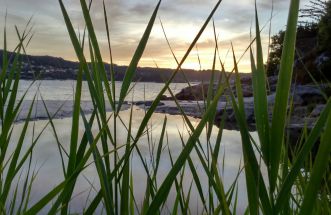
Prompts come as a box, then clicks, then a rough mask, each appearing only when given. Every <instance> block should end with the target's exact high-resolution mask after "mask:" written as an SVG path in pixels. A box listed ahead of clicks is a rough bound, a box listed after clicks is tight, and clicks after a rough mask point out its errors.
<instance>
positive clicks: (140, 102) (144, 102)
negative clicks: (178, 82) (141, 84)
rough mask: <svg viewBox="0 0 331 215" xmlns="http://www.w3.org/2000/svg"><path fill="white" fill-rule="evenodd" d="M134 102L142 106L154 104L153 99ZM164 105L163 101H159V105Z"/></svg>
mask: <svg viewBox="0 0 331 215" xmlns="http://www.w3.org/2000/svg"><path fill="white" fill-rule="evenodd" d="M134 104H135V105H137V106H141V105H144V106H151V105H152V104H153V101H138V102H135V103H134ZM163 105H164V103H163V102H159V104H158V106H163Z"/></svg>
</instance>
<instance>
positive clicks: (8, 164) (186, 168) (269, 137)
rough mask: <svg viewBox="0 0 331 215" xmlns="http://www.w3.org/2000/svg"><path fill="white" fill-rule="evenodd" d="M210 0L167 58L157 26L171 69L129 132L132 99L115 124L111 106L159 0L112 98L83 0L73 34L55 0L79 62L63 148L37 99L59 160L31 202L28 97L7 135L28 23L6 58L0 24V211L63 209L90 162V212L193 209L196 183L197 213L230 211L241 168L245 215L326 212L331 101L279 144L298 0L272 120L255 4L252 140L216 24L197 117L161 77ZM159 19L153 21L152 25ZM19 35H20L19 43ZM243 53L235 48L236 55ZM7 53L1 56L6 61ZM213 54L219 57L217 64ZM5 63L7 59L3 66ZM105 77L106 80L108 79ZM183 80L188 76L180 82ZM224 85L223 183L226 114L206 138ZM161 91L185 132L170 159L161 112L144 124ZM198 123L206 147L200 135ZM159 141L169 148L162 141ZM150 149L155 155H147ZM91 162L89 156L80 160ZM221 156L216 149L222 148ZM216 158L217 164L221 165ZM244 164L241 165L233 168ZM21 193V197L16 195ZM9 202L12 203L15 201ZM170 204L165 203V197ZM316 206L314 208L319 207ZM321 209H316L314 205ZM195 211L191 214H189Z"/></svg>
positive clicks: (129, 78)
mask: <svg viewBox="0 0 331 215" xmlns="http://www.w3.org/2000/svg"><path fill="white" fill-rule="evenodd" d="M221 2H222V1H221V0H220V1H218V2H217V3H216V5H215V7H214V8H213V9H212V11H211V12H210V14H209V16H208V17H207V18H206V20H205V22H204V23H203V25H202V27H201V29H200V30H199V32H198V33H197V35H196V36H195V38H194V40H193V41H192V43H191V44H190V46H189V48H188V49H187V51H186V53H185V55H184V57H183V58H182V59H181V60H177V58H176V56H175V54H174V52H173V51H172V49H171V46H170V42H169V40H168V39H167V37H166V33H165V32H166V31H165V29H164V28H163V25H162V28H163V32H164V34H165V39H166V40H167V43H168V45H169V48H170V51H171V53H172V55H173V57H174V59H175V60H176V62H177V64H178V65H177V69H176V70H175V71H174V73H173V74H172V76H171V77H170V78H169V79H168V80H166V81H165V83H164V87H163V88H162V90H161V91H160V92H159V93H158V95H157V97H156V99H155V100H154V101H153V103H152V105H151V106H150V107H149V109H148V110H146V112H145V115H144V117H143V119H142V121H141V124H140V125H138V129H137V131H136V132H133V129H132V128H133V126H134V125H133V118H134V115H133V107H131V110H130V118H129V121H128V122H124V120H123V119H122V117H121V114H120V113H121V107H122V106H123V103H124V101H125V100H128V98H127V95H128V92H129V91H130V89H132V88H131V86H132V85H133V84H134V83H133V77H134V73H135V71H136V69H137V66H138V64H139V61H140V59H141V57H142V55H143V53H144V49H145V47H146V45H147V43H148V39H149V37H150V34H151V31H152V28H153V26H154V22H155V19H156V16H157V13H158V10H159V8H160V7H161V1H159V2H158V3H157V5H156V7H155V10H154V12H153V13H152V16H151V18H150V20H149V22H148V24H147V27H146V29H145V32H144V34H143V36H142V38H141V40H140V42H139V44H138V46H137V49H136V51H135V53H134V55H133V57H132V60H131V62H130V64H129V67H128V69H127V71H126V74H125V78H124V80H123V83H122V87H121V90H120V96H119V98H118V100H117V99H116V97H115V94H116V92H115V84H116V82H115V80H114V77H115V73H116V71H115V70H114V69H113V67H112V65H111V66H110V68H111V69H110V74H108V71H106V69H105V67H104V58H103V56H102V54H101V51H100V46H99V43H98V38H97V36H96V33H95V29H94V25H93V22H92V19H91V15H90V7H91V4H92V1H90V4H87V3H86V1H84V0H81V1H80V5H81V10H82V14H83V17H84V21H85V25H86V27H85V29H84V34H83V36H82V37H81V38H80V35H77V34H76V33H75V29H74V27H73V26H74V25H73V23H72V20H71V18H70V16H69V14H68V12H67V9H66V6H65V5H64V3H63V1H62V0H59V6H60V9H61V12H62V14H63V18H64V21H65V24H66V27H67V30H68V33H69V36H70V39H71V42H72V44H73V47H74V50H75V53H76V55H77V58H78V60H79V65H80V66H79V70H78V74H77V82H76V88H75V95H74V108H73V114H72V124H71V133H70V141H69V145H70V147H69V151H68V152H67V151H65V150H64V149H63V146H62V145H61V143H60V142H59V140H58V138H57V136H58V135H57V131H56V127H55V126H54V123H53V117H54V116H51V115H50V113H49V112H48V110H47V106H46V103H45V102H44V100H43V99H42V101H43V104H44V107H45V110H46V111H47V115H48V118H49V119H48V123H47V124H46V126H45V127H44V129H45V128H46V127H47V126H50V127H51V129H52V131H53V133H54V134H55V142H56V144H57V146H58V150H59V154H60V157H61V166H62V169H63V181H61V182H60V183H59V184H57V185H55V187H54V188H53V189H52V190H49V191H47V192H46V194H45V196H44V197H42V198H41V199H40V200H38V201H37V202H35V203H30V201H29V199H30V191H31V189H32V186H33V181H34V178H35V177H37V176H36V173H35V172H34V171H32V173H31V170H30V169H31V159H30V158H31V156H32V153H33V149H34V147H35V146H36V144H37V142H38V140H39V137H40V135H41V134H42V132H43V131H44V129H43V130H42V132H41V133H40V134H38V135H36V137H35V138H34V139H33V141H32V142H31V145H30V146H29V147H28V150H27V151H25V152H23V151H22V144H23V142H24V139H25V137H26V133H27V129H28V127H29V126H32V125H31V118H32V116H31V114H32V110H33V105H34V101H35V99H34V100H33V101H32V103H31V105H30V108H29V112H28V113H29V114H28V117H27V119H26V120H25V121H24V122H23V123H24V126H23V130H22V132H21V133H20V138H19V139H18V142H17V143H13V142H12V141H11V137H12V135H13V133H12V132H13V128H14V127H15V119H16V118H17V116H18V114H19V111H20V108H21V105H22V102H23V100H24V97H25V94H24V95H23V96H22V97H21V98H18V97H17V91H18V86H19V80H20V72H21V70H20V68H21V63H22V61H21V58H20V56H21V53H22V52H23V53H25V48H26V46H27V45H28V43H29V41H30V39H31V38H30V36H31V33H30V32H31V31H30V28H29V23H28V25H27V28H26V29H25V30H24V32H23V33H22V34H20V33H19V31H18V30H17V36H18V38H19V41H20V42H19V44H18V46H17V47H16V48H15V50H14V54H13V56H10V57H9V56H7V48H6V45H7V42H6V27H5V29H4V56H3V63H2V65H3V66H2V68H1V74H0V88H1V93H0V103H1V104H0V108H1V109H0V120H1V134H0V210H1V213H3V214H37V213H39V212H40V211H41V210H43V212H44V211H46V213H48V214H58V213H60V214H69V213H70V202H71V199H72V197H73V193H74V189H75V187H76V186H77V185H76V182H77V179H78V177H79V176H80V175H81V174H82V172H83V171H84V169H85V168H87V167H89V166H91V165H93V166H94V168H95V170H96V173H97V178H98V180H99V184H100V187H98V188H97V189H98V190H96V194H95V195H94V196H93V195H92V196H90V200H91V201H89V202H87V203H86V205H85V207H84V209H83V210H84V213H86V214H94V213H96V212H97V211H100V210H98V209H100V208H102V209H103V210H102V211H103V212H104V213H106V214H134V213H138V214H161V213H162V214H163V213H171V214H177V213H181V214H191V213H193V214H194V209H192V208H190V207H189V204H190V201H191V197H192V194H191V190H192V189H194V188H195V189H196V190H197V193H198V195H199V196H198V200H199V201H200V203H201V205H202V209H201V213H202V214H236V213H237V210H238V208H237V205H238V195H241V194H238V178H239V177H240V175H244V177H245V181H246V195H247V197H248V202H247V208H246V213H247V214H260V213H263V214H296V213H300V214H312V213H314V212H317V211H328V210H327V208H328V207H330V206H329V204H328V201H327V200H326V199H328V198H329V193H326V194H325V193H323V192H322V191H321V184H322V180H323V177H324V174H325V169H326V167H327V166H328V163H329V160H330V159H329V154H330V148H331V147H330V144H331V137H330V134H331V127H330V125H331V113H330V110H331V101H330V99H329V100H328V102H327V104H326V107H325V109H324V111H323V112H322V114H321V116H320V117H319V119H318V120H317V122H316V123H315V126H314V127H313V128H312V129H311V131H310V132H308V133H307V134H306V137H305V138H302V147H301V149H300V151H299V152H298V153H297V154H296V155H295V157H294V158H293V159H292V160H290V159H289V157H288V153H287V148H286V144H287V143H286V132H285V126H286V123H285V122H286V119H287V118H288V110H289V106H290V104H289V103H288V97H289V95H290V87H291V81H292V67H293V62H294V51H295V38H296V26H297V19H298V10H299V0H291V3H290V10H289V17H288V23H287V29H286V36H285V41H284V50H283V53H282V59H281V65H280V72H279V76H278V84H277V91H276V101H275V105H274V107H273V114H272V119H271V121H269V117H268V102H267V91H266V84H267V83H266V72H265V68H264V65H263V63H264V61H263V49H262V45H261V43H262V42H261V35H260V25H259V20H258V12H257V9H255V23H256V25H255V28H256V31H255V38H254V39H253V40H252V42H251V43H250V44H249V45H248V46H247V49H246V51H245V53H246V52H248V54H249V56H250V59H251V69H252V80H253V81H252V82H253V83H252V85H253V93H254V112H255V118H256V129H257V133H258V137H259V144H256V143H255V142H254V140H253V138H252V137H251V134H250V133H249V128H248V125H247V122H246V116H245V103H244V99H243V94H242V86H241V80H240V75H239V71H238V64H239V61H240V59H241V58H240V59H239V60H237V58H236V56H235V54H234V53H235V51H234V49H235V48H234V47H232V51H233V62H234V68H233V70H232V72H231V73H230V74H226V73H225V70H224V62H222V61H221V59H220V56H219V47H218V38H217V36H216V27H215V25H213V29H214V40H215V51H214V58H213V66H212V71H213V72H212V77H211V81H210V83H209V84H210V85H209V86H210V87H209V89H208V92H207V97H206V98H205V102H204V104H205V107H204V108H201V109H200V110H201V111H202V113H201V114H202V116H201V120H200V121H199V123H198V124H197V125H193V124H192V122H191V121H190V119H189V117H188V116H187V115H186V113H185V111H184V110H183V108H182V107H181V104H180V102H179V101H177V100H176V97H175V96H174V94H173V92H172V91H171V89H170V87H169V85H170V83H171V82H172V80H173V78H174V77H175V75H176V74H177V73H178V72H179V71H181V67H182V65H183V63H184V62H185V61H186V59H187V57H188V56H189V54H190V52H191V51H192V49H193V48H194V47H195V46H196V44H197V42H198V40H199V38H200V37H201V35H202V33H203V32H204V30H205V29H206V28H207V26H208V24H209V22H210V20H211V19H212V17H213V16H214V14H215V12H216V10H217V9H218V8H219V7H220V5H221ZM102 9H103V14H104V20H105V29H106V33H107V39H108V49H109V55H110V62H111V63H112V54H113V53H112V49H111V34H110V33H109V23H108V19H109V17H108V13H107V7H106V4H105V3H104V2H103V8H102ZM161 24H162V23H161ZM26 41H27V42H26ZM253 46H256V56H254V54H253V51H252V50H253ZM86 49H87V50H88V53H89V58H90V59H91V64H88V62H87V60H86V59H87V56H86V55H85V53H86V52H85V50H86ZM245 53H243V54H245ZM9 59H10V60H9ZM218 61H219V62H218ZM9 62H12V63H11V65H10V63H9ZM217 63H219V64H220V65H221V66H222V68H223V69H222V71H221V72H222V75H221V76H220V77H222V78H220V79H219V80H218V82H217V84H216V85H215V86H217V88H216V90H214V83H215V77H217V76H216V75H217V74H216V72H217V71H216V70H215V68H216V64H217ZM109 76H110V77H111V80H110V81H109V80H108V77H109ZM231 76H234V78H235V88H236V93H235V92H232V89H231V87H230V78H231ZM83 77H86V80H87V83H88V89H89V92H90V95H91V99H92V103H93V113H92V114H91V115H89V116H87V115H85V113H84V112H83V111H82V110H81V107H80V105H81V104H80V101H81V95H82V81H83ZM188 84H189V85H190V83H188ZM225 90H228V91H229V92H230V94H229V95H227V101H228V106H232V108H233V110H234V112H235V117H236V120H237V123H238V127H239V131H240V135H241V140H242V151H243V169H241V167H239V168H238V174H237V177H236V178H235V179H234V180H233V183H232V185H231V186H230V187H225V186H224V181H223V174H222V170H221V168H220V167H219V163H221V162H220V160H221V159H222V158H221V157H220V155H219V153H220V149H221V148H222V143H221V142H222V136H223V128H224V123H225V119H226V112H225V113H224V114H223V115H222V121H221V125H220V127H219V128H217V129H218V130H217V132H216V133H217V137H216V139H215V140H214V139H212V138H211V133H212V130H213V129H216V128H215V127H213V122H214V119H215V116H216V115H217V111H218V110H217V105H218V102H219V100H220V97H221V96H224V95H225V94H224V92H225ZM166 91H168V92H169V93H170V94H171V95H172V97H173V99H174V102H175V104H176V106H177V107H178V110H179V111H180V113H181V116H182V117H183V121H184V122H185V125H186V126H187V127H186V129H187V132H188V134H189V137H188V139H187V140H186V139H185V138H184V137H183V136H182V134H181V133H180V132H178V133H179V138H180V140H181V142H182V150H181V151H180V153H179V156H178V157H176V158H175V157H173V155H172V154H171V152H170V150H169V153H167V152H166V149H167V145H168V144H169V143H168V136H167V129H166V125H167V123H168V119H167V117H165V118H164V120H163V125H162V128H161V135H160V137H159V138H158V139H157V140H156V141H155V140H153V137H152V130H151V129H150V119H151V118H152V116H153V114H154V113H155V111H156V107H157V106H158V104H159V102H160V100H161V97H162V95H163V94H164V93H165V92H166ZM108 103H109V104H110V106H111V107H112V109H113V111H112V113H111V116H109V114H107V112H106V108H105V107H106V105H107V104H108ZM80 122H81V123H82V124H83V125H84V129H83V130H84V131H83V136H82V137H80V135H79V130H80V128H79V125H80ZM118 123H121V124H123V126H124V127H125V128H126V131H127V137H126V141H125V142H120V141H118V140H119V138H118V136H117V135H118V134H117V132H116V131H117V125H118ZM92 126H96V127H97V133H95V132H92ZM205 130H206V136H205V138H206V146H205V145H203V144H202V142H201V141H200V140H201V138H202V137H203V136H204V134H203V132H204V131H205ZM144 136H147V137H148V138H147V144H148V146H149V147H150V151H151V155H150V157H151V159H150V160H152V161H153V162H152V164H153V165H150V164H149V163H148V162H147V161H146V160H145V158H144V157H143V155H142V154H141V150H140V147H139V143H140V140H141V139H142V137H144ZM317 141H320V146H319V148H318V153H317V155H316V158H315V162H314V164H313V165H312V168H311V169H304V171H303V167H304V164H305V162H307V161H308V160H309V155H310V151H311V149H312V147H313V146H314V144H315V143H316V142H317ZM9 144H14V145H15V147H14V152H13V153H12V154H8V153H9V152H8V147H9ZM168 147H169V146H168ZM154 152H155V153H154ZM193 152H194V153H195V154H196V155H197V157H198V163H199V164H201V166H202V170H203V174H204V175H205V176H206V178H207V180H206V181H203V179H202V178H200V176H199V174H198V173H197V170H196V168H195V166H194V162H193V161H192V157H191V156H192V153H193ZM133 153H136V154H137V155H138V157H139V158H140V161H141V164H142V166H143V169H144V171H145V172H144V174H145V176H146V190H145V194H144V196H141V197H139V198H140V199H143V202H142V204H140V203H138V202H137V196H135V195H134V190H135V181H134V176H133V173H132V171H133V168H134V165H133V164H132V163H131V159H132V156H133ZM165 156H166V157H167V158H168V159H169V160H170V161H171V164H172V166H171V169H170V170H169V172H168V173H166V175H165V177H164V178H163V179H162V180H160V179H159V177H158V175H159V174H160V173H159V166H160V163H161V162H162V159H164V158H165ZM91 159H92V160H93V162H92V163H90V160H91ZM223 162H224V156H223ZM26 163H27V164H28V172H27V174H26V176H25V177H24V178H23V177H21V176H20V175H19V172H21V171H22V169H23V168H24V167H23V165H24V164H26ZM223 165H224V164H223ZM263 166H265V167H266V169H267V175H263V173H262V168H263ZM242 170H244V171H242ZM187 172H190V173H191V174H192V181H190V182H189V183H190V186H189V189H188V190H186V189H184V185H183V183H188V182H186V181H185V174H186V173H187ZM14 179H16V180H17V179H22V184H23V186H19V185H16V186H15V184H13V181H14ZM18 189H22V192H20V193H22V195H23V196H20V197H18V196H17V193H19V192H18ZM171 191H174V192H175V193H176V197H175V199H174V201H173V202H172V201H171V199H169V193H170V192H171ZM17 199H21V201H17ZM17 202H18V203H17ZM169 202H172V204H171V205H169V204H168V203H169ZM322 207H324V209H323V208H322ZM321 208H322V209H323V210H322V209H321ZM197 213H198V212H197Z"/></svg>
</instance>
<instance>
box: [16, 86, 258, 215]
mask: <svg viewBox="0 0 331 215" xmlns="http://www.w3.org/2000/svg"><path fill="white" fill-rule="evenodd" d="M30 83H31V82H30V81H22V82H21V85H20V93H23V92H24V90H25V89H27V86H28V85H29V84H30ZM37 84H40V87H39V91H40V92H41V94H42V96H43V98H44V99H45V100H53V101H57V100H64V99H68V100H69V99H72V97H73V89H74V84H75V82H74V81H41V82H39V83H37ZM117 84H118V86H117V87H116V89H117V92H119V91H120V84H121V83H120V82H117ZM162 86H163V84H159V83H137V84H136V85H135V87H134V90H133V91H132V93H133V94H132V95H134V96H133V100H134V101H141V100H144V98H145V100H153V99H154V98H155V97H156V95H157V93H158V91H159V90H160V89H161V88H162ZM186 86H187V85H186V84H172V85H171V88H172V89H173V90H174V92H179V91H180V90H181V89H182V88H183V87H186ZM37 88H38V87H37V85H34V86H33V87H32V88H31V89H30V91H29V93H28V95H27V97H26V99H27V100H29V99H32V98H33V95H34V94H35V92H36V90H37ZM144 89H145V91H144ZM144 92H145V93H144ZM132 95H131V97H132ZM82 98H83V100H89V99H90V97H89V93H88V90H87V84H86V82H85V83H84V90H83V95H82ZM128 98H130V96H128ZM144 113H145V112H144V110H142V109H141V108H139V107H138V106H134V107H133V116H134V118H133V124H132V126H133V128H132V131H133V134H135V132H136V131H137V129H138V127H139V125H140V122H141V120H142V118H143V116H144ZM110 114H111V113H109V115H110ZM129 115H130V110H124V111H121V112H120V117H121V118H122V120H123V122H124V123H125V124H127V123H128V121H129ZM165 116H167V118H168V123H167V127H166V133H167V137H168V140H167V141H166V143H165V144H166V145H167V146H168V147H164V149H163V153H162V155H161V161H160V167H159V172H158V176H157V179H158V181H159V184H161V182H162V181H163V179H164V178H165V176H166V174H167V173H168V172H169V170H170V169H171V161H170V158H169V154H168V150H169V151H170V153H171V155H172V157H173V159H174V160H175V159H176V158H177V157H178V155H179V154H180V152H181V149H182V142H181V139H180V134H181V135H182V136H183V138H184V140H187V139H188V137H189V132H188V131H187V128H186V125H185V123H184V121H183V118H182V116H180V115H168V114H160V113H155V114H154V115H153V117H152V118H151V120H150V124H149V128H150V130H149V131H150V132H149V139H150V141H149V143H148V137H147V135H145V136H143V137H142V138H141V139H140V141H139V142H138V147H139V149H140V151H141V154H142V156H143V158H144V159H145V160H146V163H147V164H148V165H152V162H153V159H152V155H153V154H155V150H156V149H157V146H156V147H152V146H153V144H157V143H158V140H159V137H160V134H161V129H162V124H163V120H164V118H165ZM189 119H190V121H191V122H192V124H193V125H197V124H198V123H199V119H194V118H189ZM71 120H72V119H71V118H70V117H68V118H62V119H55V120H54V125H55V128H56V132H57V135H58V138H59V141H60V143H61V144H62V146H63V147H64V148H65V149H66V150H67V151H68V150H69V143H70V131H71ZM110 121H111V120H110ZM47 122H48V121H47V120H36V121H33V122H31V125H32V124H33V125H34V126H31V125H30V126H29V130H28V135H27V136H26V138H25V142H24V147H25V149H27V148H28V146H29V145H31V142H32V141H33V140H34V138H35V137H36V136H37V135H38V134H39V133H40V132H41V131H42V129H43V128H44V127H45V126H46V125H47ZM22 127H23V124H22V123H17V124H16V125H15V126H14V131H13V134H14V135H13V138H12V142H17V140H18V138H19V136H18V135H17V134H19V133H20V130H21V129H22ZM33 127H34V129H32V128H33ZM110 128H111V129H113V127H112V124H110ZM83 132H84V125H83V123H82V120H80V134H79V135H80V137H82V135H83ZM217 132H218V128H217V127H216V126H214V127H213V131H212V135H211V144H212V145H213V143H214V142H215V140H216V136H217ZM93 133H97V129H96V128H93ZM251 135H252V137H253V138H254V139H255V140H257V139H258V137H257V134H256V133H251ZM117 137H118V139H117V143H119V145H124V144H125V143H126V138H127V130H126V129H125V127H124V126H123V124H122V123H121V122H119V121H118V123H117ZM200 139H201V143H202V146H203V148H204V150H205V151H207V144H206V131H204V132H203V133H202V135H201V138H200ZM152 143H153V144H152ZM154 146H155V145H154ZM119 153H120V154H121V153H123V150H122V149H121V150H120V151H119ZM191 158H192V160H193V162H194V165H195V167H196V170H197V173H198V175H199V178H200V180H201V181H202V182H203V190H204V194H205V196H206V195H207V191H208V190H207V189H208V179H207V177H206V175H205V173H204V170H203V168H202V166H201V164H200V162H199V158H198V156H197V154H196V153H195V152H194V150H193V151H192V153H191ZM65 160H66V158H65ZM91 162H92V160H91ZM131 165H132V167H133V168H132V170H133V172H132V174H133V181H134V190H133V192H134V195H135V197H136V201H137V205H138V207H139V206H141V205H142V202H143V198H144V193H145V188H146V172H145V169H144V168H143V165H142V162H141V159H140V157H139V156H138V154H137V152H136V151H134V152H133V155H132V159H131ZM242 166H243V161H242V149H241V138H240V133H239V132H238V131H229V130H224V131H223V137H222V143H221V150H220V155H219V160H218V168H219V172H220V175H221V176H222V178H223V183H224V186H225V188H229V187H230V186H231V184H232V182H233V181H234V180H235V178H236V176H237V173H238V171H239V169H240V168H242ZM32 167H34V169H35V170H36V171H37V170H38V174H37V177H36V179H35V181H34V184H33V185H34V186H33V189H32V192H31V204H33V203H35V202H36V201H37V200H39V199H40V198H41V197H42V196H44V195H45V194H46V193H47V191H49V190H51V189H52V188H54V187H55V186H56V185H57V184H58V183H60V182H61V181H62V180H63V173H62V168H61V159H60V154H59V151H58V146H57V144H56V139H55V135H54V132H53V130H52V129H51V127H50V126H47V128H46V129H45V131H44V132H43V133H42V135H41V137H40V139H39V140H38V143H37V145H36V147H35V149H34V152H33V159H32ZM25 171H26V169H25ZM192 180H193V179H192V175H191V173H190V171H189V168H188V167H186V171H185V183H184V190H186V191H188V190H189V187H190V184H191V182H192ZM92 185H93V186H92ZM98 187H99V180H98V176H97V172H96V169H95V166H94V164H93V163H92V165H90V166H89V167H88V168H87V169H85V170H84V171H83V173H82V174H81V175H80V176H79V179H78V181H77V185H76V188H75V192H74V195H73V199H72V201H71V205H70V211H71V212H77V213H82V210H83V207H84V206H86V205H88V204H87V202H89V200H90V199H91V196H92V197H93V196H94V195H95V194H96V190H97V189H98ZM245 187H246V186H245V178H244V174H243V173H242V174H241V176H240V177H239V180H238V191H239V195H238V213H239V214H242V213H244V211H245V208H246V206H247V197H246V189H245ZM95 189H96V190H95ZM175 197H176V192H175V189H174V188H173V189H172V190H171V192H170V194H169V198H168V201H167V205H169V210H171V208H172V207H171V205H172V203H173V201H174V199H175ZM199 202H200V198H199V195H198V192H197V189H196V187H195V185H194V184H193V187H192V191H191V201H190V209H191V212H193V214H199V213H201V212H202V209H203V208H202V205H201V203H199ZM46 211H47V208H45V210H43V213H46ZM101 211H102V209H101V207H100V208H99V211H98V212H101ZM194 212H196V213H194ZM164 213H165V214H167V207H165V211H164Z"/></svg>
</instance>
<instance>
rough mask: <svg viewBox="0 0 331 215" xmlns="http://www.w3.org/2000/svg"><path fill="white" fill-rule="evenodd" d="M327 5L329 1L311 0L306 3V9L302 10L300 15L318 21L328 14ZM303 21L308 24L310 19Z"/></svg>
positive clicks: (314, 21)
mask: <svg viewBox="0 0 331 215" xmlns="http://www.w3.org/2000/svg"><path fill="white" fill-rule="evenodd" d="M326 5H327V1H323V0H311V1H309V4H307V5H305V8H304V9H301V10H300V15H299V17H300V18H306V19H308V20H311V22H310V23H318V22H319V21H320V20H321V18H322V17H323V16H325V15H326ZM301 23H304V24H307V23H309V21H307V20H305V21H301Z"/></svg>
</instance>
